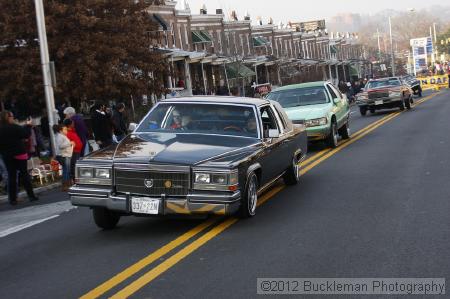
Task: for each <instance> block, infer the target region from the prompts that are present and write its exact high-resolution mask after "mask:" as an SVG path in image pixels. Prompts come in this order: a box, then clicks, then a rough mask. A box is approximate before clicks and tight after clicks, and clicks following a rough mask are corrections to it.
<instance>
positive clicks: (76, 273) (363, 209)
mask: <svg viewBox="0 0 450 299" xmlns="http://www.w3.org/2000/svg"><path fill="white" fill-rule="evenodd" d="M416 100H418V99H416ZM353 110H355V109H353ZM393 112H394V113H393ZM395 112H396V111H389V112H384V113H377V114H375V115H369V116H367V117H361V116H360V115H359V113H354V114H352V131H353V132H354V133H358V134H356V135H354V137H353V138H352V139H351V141H350V142H348V143H345V144H342V145H341V146H340V147H339V148H338V149H337V150H333V151H328V152H323V151H322V150H323V147H321V146H320V145H314V146H313V147H312V150H313V151H312V153H311V154H310V157H311V156H314V155H316V156H315V159H313V160H309V161H308V162H307V163H308V164H307V165H304V168H303V172H304V175H303V176H302V180H301V184H299V185H298V186H295V187H284V185H281V184H279V185H277V186H274V188H273V189H272V190H271V191H269V192H268V193H267V194H265V195H263V196H262V197H260V202H263V204H261V206H259V208H258V209H257V216H256V217H255V218H253V219H250V220H239V221H237V220H236V219H234V218H227V219H221V218H218V219H217V218H212V219H209V220H205V219H147V218H135V217H126V218H122V220H121V222H120V224H119V227H118V228H117V229H115V230H113V231H100V230H99V229H97V227H96V226H95V225H94V223H93V220H92V217H91V213H90V210H89V209H84V208H78V209H71V207H70V205H67V200H68V198H67V196H66V195H65V194H62V193H60V192H58V191H53V192H49V193H47V194H45V195H42V196H41V200H40V201H39V203H36V204H30V203H26V202H23V203H21V204H20V205H19V206H18V207H17V208H11V207H9V206H8V205H6V204H3V205H0V297H2V298H75V297H80V296H83V295H87V296H86V297H85V298H95V297H97V296H98V295H101V297H102V298H103V297H110V296H114V295H115V296H117V298H120V297H123V296H127V295H130V296H131V297H132V298H250V297H258V295H257V294H256V279H257V278H258V277H304V278H307V277H444V278H450V259H449V258H448V249H449V248H450V216H449V211H450V200H449V194H450V184H449V183H448V182H449V169H450V154H449V145H450V134H448V128H450V117H449V115H450V91H448V90H445V91H442V92H440V93H437V94H433V95H432V98H426V101H424V102H423V103H421V104H420V105H418V106H416V107H414V108H413V109H412V110H411V111H405V112H403V113H395ZM371 124H372V126H370V125H371ZM368 126H369V127H368ZM364 128H365V129H364ZM360 130H363V131H360ZM318 153H320V155H319V154H318ZM40 220H42V222H40ZM44 220H45V221H44ZM208 221H209V222H208ZM205 223H206V224H205ZM209 224H211V225H209ZM208 225H209V226H208ZM199 226H200V228H199ZM193 229H194V231H193ZM180 237H181V238H180ZM174 240H175V241H174ZM167 244H169V245H167ZM119 273H120V274H119ZM117 274H119V275H118V276H116V275H117ZM105 282H106V283H105ZM102 284H103V285H102Z"/></svg>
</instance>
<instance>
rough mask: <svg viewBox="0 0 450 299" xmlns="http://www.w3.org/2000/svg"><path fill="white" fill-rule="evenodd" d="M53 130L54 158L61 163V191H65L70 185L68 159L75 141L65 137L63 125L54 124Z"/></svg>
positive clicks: (70, 156)
mask: <svg viewBox="0 0 450 299" xmlns="http://www.w3.org/2000/svg"><path fill="white" fill-rule="evenodd" d="M53 132H55V143H56V160H57V161H58V162H59V164H61V166H62V171H63V179H62V191H63V192H65V191H67V190H68V189H69V187H70V185H71V180H70V161H71V159H72V153H73V148H74V146H75V143H73V142H71V141H70V140H69V138H67V128H66V127H65V126H63V125H54V126H53Z"/></svg>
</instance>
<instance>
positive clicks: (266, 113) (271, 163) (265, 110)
mask: <svg viewBox="0 0 450 299" xmlns="http://www.w3.org/2000/svg"><path fill="white" fill-rule="evenodd" d="M259 112H260V117H261V124H262V130H263V132H262V133H263V138H262V142H263V145H264V151H263V154H262V156H261V159H260V164H261V166H262V176H261V186H264V185H266V184H267V183H269V182H271V181H272V180H273V179H274V178H276V177H277V176H278V175H280V174H281V173H282V172H283V171H284V170H285V169H286V168H287V165H286V163H284V162H281V161H280V159H284V158H285V157H283V151H284V150H283V138H285V136H284V134H283V132H282V130H281V128H280V125H279V122H278V120H277V117H276V116H275V112H274V111H273V109H272V107H271V106H270V105H265V106H262V107H261V108H260V110H259ZM269 130H277V131H278V132H279V137H277V138H269V137H268V131H269Z"/></svg>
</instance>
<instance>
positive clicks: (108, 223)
mask: <svg viewBox="0 0 450 299" xmlns="http://www.w3.org/2000/svg"><path fill="white" fill-rule="evenodd" d="M92 214H93V216H94V221H95V224H97V226H98V227H100V228H102V229H105V230H109V229H113V228H114V227H116V225H117V223H118V222H119V220H120V215H119V214H117V213H115V212H113V211H110V210H108V209H105V208H93V209H92Z"/></svg>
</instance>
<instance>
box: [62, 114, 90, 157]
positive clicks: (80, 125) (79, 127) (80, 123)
mask: <svg viewBox="0 0 450 299" xmlns="http://www.w3.org/2000/svg"><path fill="white" fill-rule="evenodd" d="M64 115H65V117H66V119H71V120H72V121H73V123H74V128H75V131H76V133H77V135H78V137H79V138H80V140H81V142H82V143H83V148H82V150H81V155H80V156H81V157H84V156H85V155H87V154H88V153H89V144H88V139H89V131H88V128H87V126H86V123H85V122H84V118H83V115H81V114H77V113H76V110H75V108H73V107H67V108H66V109H64Z"/></svg>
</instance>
